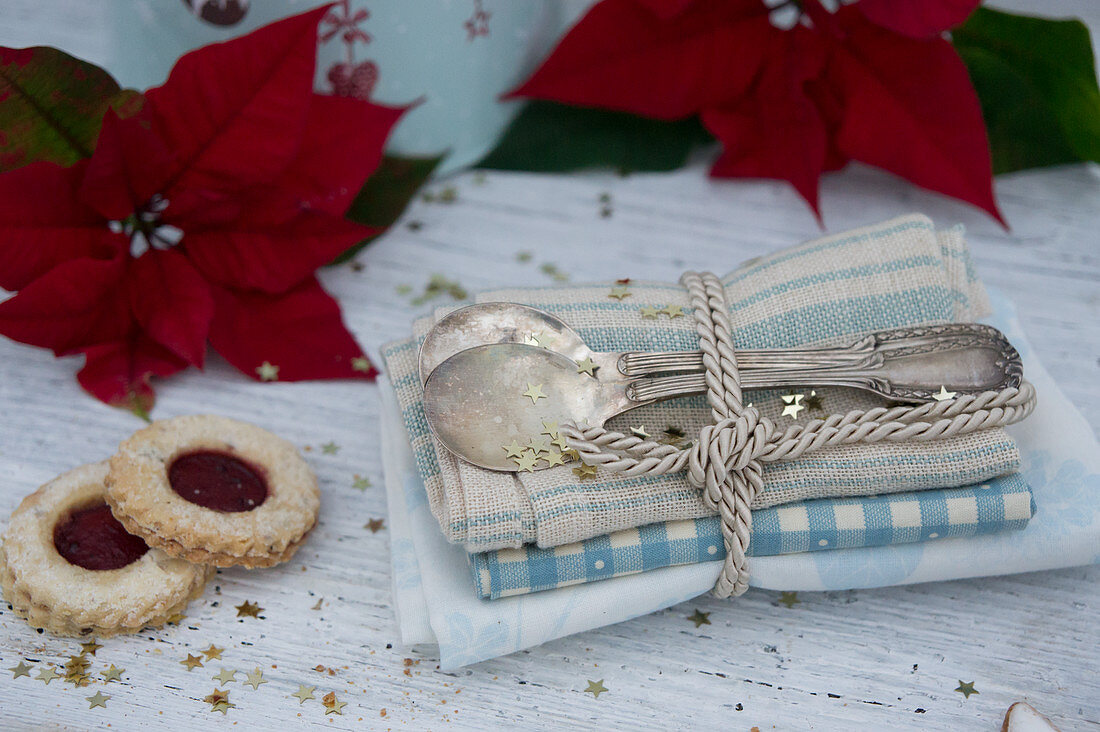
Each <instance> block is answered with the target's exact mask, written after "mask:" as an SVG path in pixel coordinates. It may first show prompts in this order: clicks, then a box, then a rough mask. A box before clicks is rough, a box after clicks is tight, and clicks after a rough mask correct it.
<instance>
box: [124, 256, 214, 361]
mask: <svg viewBox="0 0 1100 732" xmlns="http://www.w3.org/2000/svg"><path fill="white" fill-rule="evenodd" d="M126 283H127V286H128V292H129V297H130V308H131V310H132V311H133V313H134V317H135V318H136V319H137V321H138V323H139V324H140V325H141V327H142V328H143V329H144V330H145V332H146V333H148V334H149V336H150V337H151V338H152V339H153V340H154V341H156V342H157V343H159V344H161V345H162V346H164V347H165V348H167V349H168V350H169V351H171V352H172V353H173V354H175V355H176V356H178V357H180V358H182V359H183V360H184V361H186V362H187V363H189V364H191V365H193V366H198V367H199V368H202V364H203V359H204V357H205V355H206V336H207V333H209V332H210V321H211V319H213V317H214V297H213V295H211V294H210V285H208V284H207V282H206V280H204V279H203V278H202V276H201V275H200V274H199V273H198V271H197V270H196V269H195V268H194V267H193V266H192V265H191V263H190V262H188V261H187V258H186V257H184V256H183V255H182V254H180V253H179V252H177V251H173V250H169V251H159V250H156V249H151V250H149V251H148V252H146V253H145V254H143V255H141V256H140V257H138V258H137V259H135V260H133V261H132V262H131V263H130V267H129V271H128V272H127V273H126Z"/></svg>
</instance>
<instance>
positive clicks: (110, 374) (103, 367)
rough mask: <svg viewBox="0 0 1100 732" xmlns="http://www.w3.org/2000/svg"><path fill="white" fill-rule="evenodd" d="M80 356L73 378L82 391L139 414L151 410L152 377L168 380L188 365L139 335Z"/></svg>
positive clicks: (84, 351)
mask: <svg viewBox="0 0 1100 732" xmlns="http://www.w3.org/2000/svg"><path fill="white" fill-rule="evenodd" d="M83 353H84V356H85V361H84V368H82V369H81V370H80V372H79V373H77V375H76V378H77V381H79V382H80V385H81V386H82V387H84V390H85V391H87V392H88V393H89V394H91V395H92V396H94V397H95V398H96V399H99V400H100V401H101V402H105V403H107V404H110V405H111V406H114V407H126V408H129V409H133V410H134V411H137V412H139V413H144V412H148V411H149V410H150V409H152V408H153V401H154V394H153V387H152V384H151V383H150V381H151V378H152V377H153V376H171V375H172V374H174V373H176V372H178V371H182V370H183V369H185V368H187V361H185V360H183V359H182V358H180V357H179V356H177V355H175V354H174V353H172V352H171V351H169V350H168V349H167V348H165V347H164V346H162V345H160V344H159V343H157V342H156V341H154V340H152V339H151V338H149V336H147V335H145V334H144V333H142V332H141V331H134V332H132V333H131V334H130V335H129V336H128V337H126V338H124V339H123V340H121V341H118V342H115V343H105V344H103V345H101V346H93V347H91V348H86V349H84V350H83Z"/></svg>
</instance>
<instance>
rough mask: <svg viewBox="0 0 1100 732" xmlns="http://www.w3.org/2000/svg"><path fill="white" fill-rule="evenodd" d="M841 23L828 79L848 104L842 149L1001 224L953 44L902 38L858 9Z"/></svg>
mask: <svg viewBox="0 0 1100 732" xmlns="http://www.w3.org/2000/svg"><path fill="white" fill-rule="evenodd" d="M836 18H837V19H838V21H839V22H841V23H842V24H843V26H844V30H845V33H846V41H845V42H844V43H843V44H842V45H837V46H835V48H834V51H833V54H832V59H831V62H830V64H829V67H828V69H827V71H826V74H827V76H828V78H829V83H830V84H831V85H833V86H834V88H835V89H836V92H837V93H838V94H839V96H840V97H841V99H842V100H843V104H844V113H843V119H842V122H841V126H840V129H839V131H838V133H837V145H838V147H839V148H840V150H841V151H842V152H843V153H844V154H845V155H847V156H848V157H850V158H852V159H853V160H860V161H862V162H865V163H869V164H871V165H875V166H877V167H880V168H883V169H885V170H888V171H890V172H892V173H896V174H897V175H900V176H901V177H903V178H906V179H907V180H910V181H912V182H913V183H916V184H917V185H919V186H921V187H923V188H927V189H929V190H932V191H937V192H939V193H943V194H946V195H948V196H952V197H954V198H958V199H961V200H963V201H967V202H969V203H972V204H974V205H975V206H978V207H979V208H982V209H984V210H985V211H988V212H989V214H990V215H991V216H993V217H994V218H995V219H997V221H1000V222H1001V223H1002V224H1003V223H1004V219H1003V218H1002V217H1001V213H1000V211H999V210H998V209H997V203H996V201H995V200H994V195H993V173H992V163H991V161H990V154H989V141H988V139H987V138H986V134H985V125H984V123H983V121H982V112H981V107H980V106H979V104H978V97H977V95H976V94H975V92H974V87H973V86H971V84H970V77H969V76H968V75H967V72H966V67H965V66H964V65H963V63H962V60H961V59H959V56H958V54H957V53H956V52H955V50H954V49H953V48H952V47H951V44H950V43H948V42H947V41H945V40H943V39H940V38H933V39H928V40H915V39H912V38H907V37H905V36H901V35H898V34H896V33H893V32H891V31H888V30H886V29H884V28H881V27H879V26H876V25H873V24H872V23H870V22H869V21H867V20H866V19H864V17H863V16H862V15H861V14H860V12H859V11H858V10H857V9H856V8H855V7H853V6H846V7H842V8H841V9H840V10H839V11H838V12H837V13H836Z"/></svg>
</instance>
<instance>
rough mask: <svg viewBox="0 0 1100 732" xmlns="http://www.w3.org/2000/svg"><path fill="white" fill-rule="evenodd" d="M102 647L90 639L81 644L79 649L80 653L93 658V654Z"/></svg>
mask: <svg viewBox="0 0 1100 732" xmlns="http://www.w3.org/2000/svg"><path fill="white" fill-rule="evenodd" d="M102 647H103V646H101V645H99V644H98V643H96V642H95V638H93V639H91V640H90V641H88V642H86V643H81V644H80V649H81V650H80V652H81V653H90V654H92V655H93V656H94V655H95V652H96V651H98V650H99V649H100V648H102Z"/></svg>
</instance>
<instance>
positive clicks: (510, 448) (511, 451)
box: [501, 440, 523, 458]
mask: <svg viewBox="0 0 1100 732" xmlns="http://www.w3.org/2000/svg"><path fill="white" fill-rule="evenodd" d="M501 447H502V448H504V451H505V452H506V453H508V457H510V458H516V457H519V456H520V455H522V454H523V445H521V444H519V442H517V441H516V440H512V444H511V445H501Z"/></svg>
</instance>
